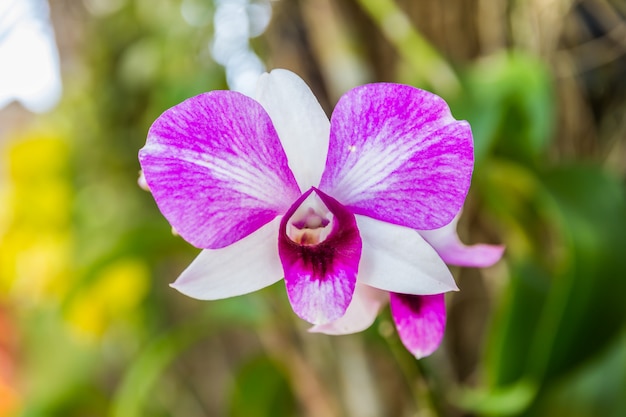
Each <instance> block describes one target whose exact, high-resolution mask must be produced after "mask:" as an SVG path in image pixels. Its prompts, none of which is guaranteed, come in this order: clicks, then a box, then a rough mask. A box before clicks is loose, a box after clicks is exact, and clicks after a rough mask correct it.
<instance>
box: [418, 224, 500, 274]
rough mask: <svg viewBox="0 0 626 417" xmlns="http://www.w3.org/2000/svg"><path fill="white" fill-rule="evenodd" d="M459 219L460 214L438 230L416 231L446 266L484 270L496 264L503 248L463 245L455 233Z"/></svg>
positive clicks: (482, 244)
mask: <svg viewBox="0 0 626 417" xmlns="http://www.w3.org/2000/svg"><path fill="white" fill-rule="evenodd" d="M459 217H460V213H459V214H458V215H457V216H455V217H454V219H453V220H452V221H451V222H450V223H448V224H447V225H445V226H444V227H441V228H439V229H434V230H418V232H419V234H420V235H422V237H423V238H424V239H426V241H427V242H428V243H429V244H430V245H431V246H432V247H433V248H435V250H436V251H437V253H438V254H439V256H441V258H442V259H443V261H444V262H445V263H447V264H450V265H458V266H468V267H474V268H486V267H490V266H492V265H493V264H495V263H496V262H498V261H499V260H500V258H502V254H503V253H504V246H502V245H487V244H484V243H479V244H475V245H465V244H463V242H461V239H459V235H458V234H457V232H456V227H457V224H458V222H459Z"/></svg>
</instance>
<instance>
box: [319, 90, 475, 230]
mask: <svg viewBox="0 0 626 417" xmlns="http://www.w3.org/2000/svg"><path fill="white" fill-rule="evenodd" d="M473 164H474V156H473V140H472V133H471V129H470V126H469V124H468V123H467V122H465V121H457V120H455V119H454V118H453V117H452V115H451V113H450V109H449V108H448V106H447V104H446V103H445V101H444V100H443V99H441V98H440V97H438V96H436V95H434V94H432V93H429V92H427V91H423V90H419V89H417V88H414V87H410V86H406V85H399V84H384V83H381V84H368V85H364V86H361V87H357V88H355V89H353V90H350V91H349V92H347V93H346V94H345V95H344V96H343V97H341V99H340V100H339V102H338V103H337V106H336V107H335V110H334V112H333V114H332V117H331V127H330V143H329V149H328V158H327V161H326V169H325V171H324V173H323V176H322V181H321V183H320V189H321V190H323V191H324V192H326V193H328V194H330V195H332V196H334V197H335V198H336V199H337V200H339V201H341V203H342V204H344V205H345V206H346V207H347V208H348V209H349V210H351V211H352V212H354V213H355V214H362V215H365V216H369V217H372V218H375V219H378V220H381V221H384V222H388V223H394V224H398V225H402V226H406V227H409V228H412V229H422V230H429V229H435V228H438V227H441V226H443V225H445V224H447V223H449V222H450V221H451V220H452V218H453V217H454V215H455V214H456V213H457V212H458V211H459V210H460V209H461V207H462V205H463V202H464V201H465V197H466V194H467V191H468V189H469V186H470V180H471V174H472V169H473Z"/></svg>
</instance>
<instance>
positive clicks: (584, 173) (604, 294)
mask: <svg viewBox="0 0 626 417" xmlns="http://www.w3.org/2000/svg"><path fill="white" fill-rule="evenodd" d="M542 182H543V188H542V189H541V190H538V192H537V193H536V195H535V197H534V199H533V201H532V205H534V206H535V207H536V208H538V209H539V211H540V214H541V215H540V216H539V215H538V216H537V217H536V218H535V221H536V222H538V223H539V224H541V222H542V221H543V222H545V221H546V220H547V221H548V222H549V223H550V224H551V226H552V227H555V228H556V230H557V232H558V234H559V238H558V239H556V240H548V241H543V240H541V239H535V242H534V244H535V245H536V247H537V250H536V251H535V252H534V254H532V253H531V254H528V255H527V258H526V259H525V260H524V261H520V262H517V263H515V264H514V265H513V268H512V278H511V283H510V286H509V288H508V293H507V296H506V298H505V299H504V300H503V304H502V306H501V310H500V313H499V314H498V315H497V318H496V320H495V321H494V324H493V327H492V335H491V343H489V346H490V349H489V350H488V352H487V356H486V366H487V374H488V376H489V379H490V380H489V384H490V386H491V392H492V394H493V395H496V393H497V392H500V391H502V390H503V389H506V388H507V387H511V386H515V385H516V384H518V383H520V382H521V381H527V382H529V383H530V384H532V385H536V386H537V391H536V392H537V393H539V394H540V397H541V395H543V393H544V392H545V390H546V389H548V388H549V387H550V386H552V384H555V383H558V382H559V381H561V380H562V379H563V378H565V377H566V376H567V375H568V374H570V373H571V372H575V371H576V370H577V369H580V368H581V367H582V366H583V365H584V364H585V363H586V361H589V360H591V359H592V358H593V357H594V356H595V355H598V354H600V353H601V352H602V350H603V349H604V348H606V346H607V345H608V344H609V343H611V341H613V340H615V338H616V337H617V336H618V335H619V333H620V331H621V330H622V329H623V323H624V321H625V320H626V309H624V301H623V300H624V294H625V293H626V280H624V279H623V277H624V276H626V257H624V256H623V248H624V247H626V203H625V199H624V193H623V190H622V188H621V186H620V184H619V183H618V182H617V181H616V180H615V179H614V178H612V177H610V176H609V175H607V174H606V173H604V172H602V170H601V169H599V168H593V167H580V166H572V167H564V168H558V169H554V170H551V171H550V172H547V173H545V174H544V175H543V177H542ZM527 210H531V208H530V207H527ZM529 227H530V226H529ZM544 227H547V225H545V223H544ZM540 397H539V398H538V399H541V398H540ZM529 404H532V402H529Z"/></svg>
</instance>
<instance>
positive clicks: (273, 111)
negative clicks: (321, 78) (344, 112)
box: [256, 69, 330, 190]
mask: <svg viewBox="0 0 626 417" xmlns="http://www.w3.org/2000/svg"><path fill="white" fill-rule="evenodd" d="M256 99H257V100H258V101H259V103H261V104H262V105H263V107H264V108H265V110H266V111H267V112H268V114H269V115H270V117H271V118H272V122H273V123H274V127H275V128H276V131H277V132H278V136H279V137H280V141H281V143H282V145H283V148H284V149H285V153H286V154H287V159H288V161H289V167H290V168H291V170H292V172H293V173H294V176H295V177H296V180H297V181H298V184H299V185H300V189H301V190H308V189H309V188H311V187H317V186H318V185H319V183H320V178H321V177H322V171H323V169H324V163H325V162H326V153H327V151H328V136H329V130H330V122H329V121H328V116H326V113H324V110H322V107H321V106H320V104H319V102H318V101H317V99H316V98H315V96H314V95H313V93H312V92H311V89H310V88H309V87H308V86H307V85H306V84H305V82H304V81H303V80H302V79H301V78H300V77H298V76H297V75H296V74H294V73H293V72H291V71H287V70H283V69H276V70H273V71H272V72H271V73H269V74H263V75H261V77H260V78H259V81H258V84H257V93H256Z"/></svg>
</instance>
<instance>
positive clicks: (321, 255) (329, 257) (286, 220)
mask: <svg viewBox="0 0 626 417" xmlns="http://www.w3.org/2000/svg"><path fill="white" fill-rule="evenodd" d="M307 213H310V215H309V217H307ZM307 223H308V224H307ZM278 253H279V255H280V260H281V262H282V264H283V270H284V272H285V286H286V288H287V295H288V296H289V301H290V302H291V306H292V308H293V310H294V312H295V313H296V314H297V315H298V316H300V317H301V318H303V319H304V320H307V321H308V322H310V323H313V324H323V323H328V322H331V321H333V320H336V319H338V318H339V317H341V316H343V315H344V314H345V312H346V309H347V308H348V305H349V304H350V301H351V300H352V295H353V293H354V288H355V285H356V277H357V272H358V268H359V260H360V257H361V237H360V236H359V230H358V229H357V224H356V220H355V218H354V215H353V214H352V213H350V212H349V211H348V210H346V209H345V207H343V206H342V205H341V204H339V203H338V202H337V200H335V199H333V198H332V197H329V196H327V195H326V194H324V193H322V192H321V191H319V190H317V189H314V188H311V189H310V190H309V191H307V192H306V193H304V194H303V195H302V196H301V197H300V198H299V199H298V200H297V201H296V202H295V203H294V204H293V206H292V207H291V208H290V209H289V210H288V211H287V213H286V214H285V215H284V217H283V219H282V222H281V225H280V233H279V235H278Z"/></svg>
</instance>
